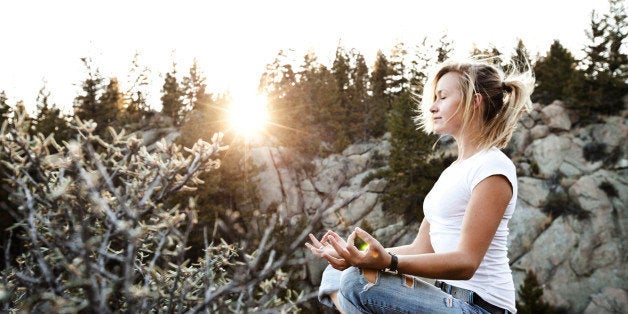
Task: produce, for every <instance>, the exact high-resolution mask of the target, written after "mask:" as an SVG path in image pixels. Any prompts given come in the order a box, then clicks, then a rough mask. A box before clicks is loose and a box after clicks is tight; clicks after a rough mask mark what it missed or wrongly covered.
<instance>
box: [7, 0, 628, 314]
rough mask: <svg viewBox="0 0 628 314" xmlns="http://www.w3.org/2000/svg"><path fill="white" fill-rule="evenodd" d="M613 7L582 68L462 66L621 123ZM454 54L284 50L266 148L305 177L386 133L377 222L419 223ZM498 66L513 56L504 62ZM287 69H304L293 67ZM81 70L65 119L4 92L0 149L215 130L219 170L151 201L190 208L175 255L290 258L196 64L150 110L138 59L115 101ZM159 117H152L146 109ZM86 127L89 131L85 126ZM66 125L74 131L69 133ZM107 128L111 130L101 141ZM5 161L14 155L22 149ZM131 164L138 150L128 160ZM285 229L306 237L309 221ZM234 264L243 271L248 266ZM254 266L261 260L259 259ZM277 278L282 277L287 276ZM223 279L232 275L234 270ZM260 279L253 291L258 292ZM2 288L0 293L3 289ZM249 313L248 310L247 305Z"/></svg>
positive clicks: (521, 55) (619, 40) (547, 57)
mask: <svg viewBox="0 0 628 314" xmlns="http://www.w3.org/2000/svg"><path fill="white" fill-rule="evenodd" d="M610 4H611V5H610V10H609V12H608V13H606V14H601V15H600V14H596V13H595V12H592V14H591V23H590V28H589V29H587V30H586V33H587V36H588V42H587V43H586V45H585V46H584V47H583V52H584V54H583V55H584V57H583V58H581V59H577V58H576V57H575V56H574V53H573V52H571V51H569V50H568V49H566V48H565V47H563V46H562V44H561V43H560V41H559V40H555V41H554V42H553V44H552V45H551V46H550V47H549V49H548V51H546V52H545V53H542V54H538V55H536V56H530V53H529V52H528V50H527V48H526V47H525V44H524V42H523V41H521V40H518V41H517V42H516V43H515V44H516V45H515V46H514V47H513V50H512V51H509V52H502V51H498V50H497V49H495V48H491V47H488V48H480V47H477V48H474V49H473V50H472V51H470V52H469V56H473V57H477V58H489V59H490V60H491V62H494V63H496V64H498V65H500V66H502V67H503V68H504V69H505V70H506V71H509V70H526V69H528V68H531V69H532V70H533V71H534V73H535V76H536V79H537V82H536V87H535V91H534V94H533V96H532V97H533V101H535V102H538V103H540V104H541V105H547V104H549V103H551V102H552V101H554V100H557V99H559V100H562V101H564V102H565V104H566V105H567V106H568V107H569V108H570V109H571V110H572V111H574V112H576V113H577V114H578V115H579V118H580V121H579V122H578V123H581V124H586V123H591V122H595V121H596V119H597V117H598V116H599V115H612V114H617V113H619V112H621V111H622V110H625V102H626V100H625V97H626V95H627V94H628V57H627V54H626V47H625V46H624V45H623V44H624V42H625V40H626V36H628V27H627V25H626V13H625V8H624V6H623V3H622V1H617V0H611V1H610ZM452 47H453V42H452V41H451V40H450V39H449V38H448V37H447V36H443V37H441V38H436V39H434V38H428V37H426V38H425V39H424V40H422V41H421V42H420V43H416V44H413V45H411V44H408V43H403V42H399V43H397V44H396V45H395V46H394V47H392V49H391V50H390V51H389V52H388V53H385V52H384V51H378V52H377V55H376V58H375V61H374V63H373V64H371V65H369V64H367V63H366V61H365V57H364V55H363V54H362V53H361V52H360V51H358V50H356V49H351V48H347V47H343V46H338V47H337V49H336V52H335V58H334V60H333V62H332V64H323V63H321V62H320V61H319V60H318V58H317V56H316V55H315V54H313V53H308V54H306V55H305V56H295V55H294V53H293V52H291V51H280V52H278V54H277V56H276V58H275V59H274V60H272V62H270V63H269V64H268V65H267V66H266V68H265V71H264V73H263V74H262V76H261V78H260V84H259V92H260V93H263V94H264V95H266V97H267V99H268V110H269V115H270V121H269V123H268V127H267V129H266V130H265V131H264V132H265V136H267V138H268V140H269V141H270V142H271V145H276V146H283V147H286V148H288V149H290V151H292V152H293V153H294V155H293V156H294V160H293V162H294V164H295V165H297V166H300V167H302V168H303V169H304V170H305V171H308V169H309V165H308V161H309V160H311V158H313V157H325V156H327V155H329V154H332V153H338V152H341V151H342V150H343V149H345V148H346V147H347V146H348V145H349V144H352V143H360V142H366V141H369V140H371V139H373V138H378V137H381V136H383V135H384V134H386V133H390V141H391V146H392V150H391V155H390V156H389V157H388V160H386V162H387V164H388V165H389V167H387V168H386V169H385V170H382V171H380V172H378V173H375V174H374V176H378V177H382V178H386V179H387V182H388V184H387V187H386V191H385V199H384V202H385V210H391V211H395V212H396V213H399V214H400V215H403V216H404V217H406V218H407V219H420V218H421V217H422V208H421V204H422V201H423V197H424V196H425V195H426V194H427V191H428V190H429V188H430V187H431V185H432V184H433V182H434V181H435V180H436V179H437V176H438V175H439V174H440V172H441V170H442V169H443V168H444V167H445V166H446V165H447V164H448V162H449V161H448V160H446V159H444V158H434V150H433V149H432V147H433V144H434V143H435V142H436V141H437V140H438V139H437V138H436V137H433V136H429V135H426V134H424V133H422V132H420V131H418V130H417V129H416V126H415V123H414V121H413V117H414V116H415V115H416V108H417V102H418V101H420V97H421V96H420V95H421V93H422V89H423V85H424V83H425V80H426V77H427V74H428V71H429V68H430V66H431V65H433V64H435V63H437V62H441V61H443V60H445V59H447V58H448V57H450V56H451V55H452V53H453V51H452ZM505 55H509V56H510V57H508V58H505V57H504V56H505ZM295 59H297V60H300V61H298V62H296V63H295V62H294V61H293V60H295ZM80 61H81V62H82V63H83V65H84V68H85V73H86V75H85V78H84V80H83V81H82V83H81V92H80V93H79V94H78V95H77V96H76V98H75V100H74V103H73V104H72V108H73V110H72V113H71V114H69V115H68V114H63V113H62V110H61V106H59V105H57V104H53V103H50V100H49V99H50V95H51V93H52V91H48V90H47V88H46V87H45V86H44V87H43V88H42V89H41V90H40V92H39V95H38V97H37V101H36V102H37V103H36V108H37V110H36V113H35V114H34V115H33V116H28V115H25V114H24V112H25V107H26V106H25V104H24V103H23V102H19V101H18V102H17V103H9V102H8V97H7V94H6V93H5V92H4V91H2V92H0V115H1V116H2V121H3V128H5V129H8V128H17V129H18V130H17V131H16V132H15V133H14V135H13V136H8V137H6V138H7V139H8V140H11V139H13V137H17V136H18V134H22V135H23V136H25V138H29V139H35V138H37V136H38V134H40V135H41V136H42V137H43V138H46V137H48V136H52V137H53V138H54V140H55V141H56V142H57V143H64V142H66V143H69V142H72V141H73V140H77V139H78V138H81V136H83V137H85V135H84V134H83V133H80V132H79V133H77V130H83V131H82V132H85V128H87V129H89V126H93V129H89V132H91V133H90V134H93V135H94V136H97V137H98V139H99V141H102V142H103V143H112V145H113V142H115V141H119V140H120V138H121V137H120V134H119V132H120V130H125V132H126V133H127V134H128V133H133V132H138V133H141V132H147V131H150V130H154V129H159V128H163V129H168V130H171V131H172V132H179V134H180V136H179V137H178V139H177V140H176V142H175V143H174V144H175V145H181V147H188V148H192V147H195V145H196V144H197V143H199V140H203V141H207V142H211V140H212V138H213V137H214V134H216V133H219V132H223V133H224V138H223V141H224V143H227V144H229V146H230V147H229V149H228V150H224V151H223V150H220V151H216V152H215V154H216V155H215V156H214V158H219V159H220V160H221V166H220V167H219V168H217V169H212V171H209V172H205V173H200V174H199V175H198V176H197V177H194V178H195V180H196V181H195V182H196V183H197V184H196V186H195V187H194V188H193V189H181V190H180V191H179V190H177V191H176V193H173V194H172V195H170V196H168V197H167V198H163V199H160V201H162V202H163V206H165V207H166V208H170V207H172V208H179V207H178V206H182V205H180V204H184V203H187V201H188V200H189V199H190V198H193V200H194V206H193V207H194V208H199V210H198V217H196V218H197V221H195V226H194V227H193V228H192V227H190V229H189V234H187V235H186V237H185V240H186V241H187V242H182V243H189V245H190V247H191V248H192V249H189V250H187V251H186V252H185V255H186V256H187V257H189V258H192V259H197V258H203V254H204V252H203V248H204V247H206V244H207V243H208V242H209V243H220V241H225V242H224V243H226V244H225V245H228V244H235V245H237V246H239V247H240V249H242V256H244V255H245V254H252V255H255V254H258V255H261V256H264V257H265V258H270V259H272V258H274V257H275V256H289V255H290V254H292V253H293V252H292V250H293V248H292V247H291V246H290V243H289V240H290V239H292V238H294V235H293V234H289V232H292V231H289V230H287V228H286V227H285V226H282V225H281V223H278V222H277V221H276V220H273V219H271V216H273V211H276V210H277V208H274V209H273V208H271V209H270V210H269V212H267V213H260V211H259V207H258V205H259V200H258V195H257V192H256V188H255V186H254V184H253V183H252V182H250V180H248V179H247V178H249V177H250V176H252V175H253V174H255V172H256V171H257V169H255V167H253V166H252V165H251V164H250V163H246V162H245V161H246V160H245V158H246V155H245V153H246V151H245V150H246V143H245V142H244V141H243V140H242V138H239V137H238V136H237V134H236V133H235V132H229V129H230V126H229V123H228V110H229V105H230V102H231V96H230V95H229V94H214V93H211V92H209V90H210V87H209V86H208V85H207V82H206V78H205V76H204V74H203V73H202V71H201V69H200V68H199V67H198V63H197V62H196V61H195V62H193V64H192V66H191V67H190V68H189V69H187V70H186V71H181V70H180V69H179V68H178V67H177V65H176V64H173V65H172V68H171V70H170V71H169V72H168V73H165V74H164V80H163V82H161V86H162V88H161V97H160V104H157V106H156V104H150V103H148V99H147V93H146V90H147V86H148V85H149V84H150V82H149V80H148V69H147V68H145V67H142V66H140V61H141V60H140V58H139V56H136V58H135V59H134V62H133V67H132V68H131V69H130V70H129V77H130V78H131V79H130V81H131V82H132V84H131V85H130V87H129V88H128V89H125V90H122V88H121V87H120V84H119V81H118V79H117V78H115V77H103V76H102V74H101V73H100V71H99V69H98V68H97V66H96V65H95V64H94V62H93V61H92V60H91V59H90V58H83V59H81V60H80ZM0 88H1V87H0ZM155 107H161V108H162V109H161V111H160V112H156V111H154V110H153V109H151V108H155ZM75 118H77V119H76V120H75ZM88 120H92V121H93V122H95V124H94V125H91V124H89V125H87V126H85V124H81V123H84V122H85V121H88ZM76 121H81V122H80V123H79V125H78V126H77V124H76ZM18 122H19V123H18ZM110 128H111V129H113V130H116V131H115V132H111V130H110ZM83 140H84V141H86V142H89V141H94V138H93V137H91V135H90V136H86V137H85V138H83ZM96 142H97V141H96ZM40 144H41V143H40ZM33 145H34V144H33ZM38 145H39V144H38ZM116 145H117V144H116ZM120 145H121V144H120ZM114 146H115V145H114ZM46 147H47V148H46V149H47V150H50V152H51V153H54V152H55V150H57V149H61V148H60V146H54V145H49V146H46ZM86 147H88V146H86ZM98 147H99V146H98V145H96V146H95V148H94V149H95V152H93V153H92V155H90V156H92V157H93V156H97V155H98V154H103V155H102V156H110V157H111V158H117V157H116V156H117V155H116V154H117V153H120V154H122V153H123V152H124V150H120V151H119V152H118V150H113V151H111V149H113V148H110V146H109V145H104V144H103V145H102V147H101V148H98ZM15 149H16V151H19V148H15ZM22 149H26V148H24V147H23V148H22ZM116 149H121V148H116ZM112 152H117V153H116V154H114V153H112ZM127 153H128V154H130V155H132V154H135V153H138V152H135V151H132V150H131V151H129V152H127ZM180 153H182V154H185V152H179V151H176V152H168V154H173V156H175V157H177V156H179V155H177V154H180ZM196 153H197V154H198V152H196ZM107 154H110V155H107ZM191 154H192V155H193V154H194V153H191ZM192 155H190V156H192ZM9 157H11V156H8V155H6V154H5V155H2V156H0V158H1V159H2V161H3V163H5V164H3V166H2V170H3V171H2V173H1V174H0V176H1V179H2V183H1V184H2V189H1V190H0V205H2V209H1V211H0V227H1V228H2V230H3V231H2V237H1V238H0V241H1V243H0V244H1V245H2V250H0V251H1V252H2V257H4V258H3V259H2V260H4V261H7V262H5V263H0V264H2V266H1V267H0V269H7V268H9V267H10V265H11V264H14V263H15V262H16V257H18V256H21V255H22V254H24V253H25V251H27V250H29V249H30V247H29V245H28V243H27V242H28V237H27V236H26V237H23V238H22V240H21V241H20V237H19V236H13V234H12V233H11V234H10V232H9V231H8V230H14V229H15V230H18V229H19V228H11V226H13V224H14V223H15V222H19V221H21V219H24V217H22V216H20V215H19V214H16V213H18V212H20V210H21V209H20V208H21V207H20V206H23V204H20V203H17V202H16V199H19V198H15V197H14V196H12V193H13V192H14V191H13V189H14V188H15V187H14V186H12V185H11V184H13V183H9V182H8V181H7V180H8V179H10V178H12V177H11V175H16V174H15V173H12V172H11V167H8V166H7V164H6V163H8V162H9V160H10V158H9ZM437 157H438V156H437ZM173 158H174V157H173ZM382 158H383V157H382ZM175 159H176V158H175ZM182 160H183V159H182ZM95 166H97V165H95ZM118 166H120V165H116V167H118ZM112 167H114V165H112ZM29 169H30V168H29ZM33 169H34V168H33ZM33 171H34V170H33ZM125 171H126V170H125ZM27 174H28V173H26V174H22V175H27ZM115 174H117V172H116V173H115ZM28 175H32V174H28ZM112 176H114V173H112ZM173 178H174V177H173ZM117 180H119V181H115V180H113V181H112V182H111V185H116V184H119V185H120V186H123V185H125V184H127V183H128V182H127V181H125V180H131V179H129V178H126V179H123V178H118V179H117ZM110 187H111V186H110ZM111 190H112V191H115V190H116V189H115V188H112V189H111ZM112 193H113V192H112ZM87 203H89V202H87ZM178 204H179V205H178ZM85 206H87V205H85ZM160 206H161V205H160ZM293 223H295V224H297V225H300V226H303V225H305V224H307V221H297V222H293ZM183 225H185V223H183ZM317 226H318V227H320V225H317ZM314 227H316V226H313V227H312V228H314ZM208 229H209V230H210V231H209V232H207V230H208ZM268 230H271V231H272V234H273V239H274V240H272V241H270V240H269V242H264V241H266V240H268V239H267V238H266V237H267V236H268V235H267V234H268V233H269V231H268ZM16 232H17V231H16ZM291 237H292V238H291ZM9 240H11V241H13V242H9ZM127 240H128V239H127ZM127 240H125V241H127ZM177 241H179V240H177ZM181 241H183V240H181ZM11 243H12V245H10V244H11ZM269 243H270V244H269ZM259 245H271V246H270V247H272V250H269V251H272V252H273V253H272V254H271V253H269V252H266V253H260V252H258V251H256V248H258V246H259ZM153 248H154V247H153ZM230 250H231V249H230ZM230 252H231V251H230ZM242 256H241V259H242V258H244V257H242ZM230 258H235V257H234V256H230ZM254 260H255V261H258V262H259V258H257V259H254ZM22 261H23V260H22ZM240 261H241V260H240ZM179 262H180V263H183V261H179ZM284 263H287V262H286V261H284ZM271 264H272V263H271ZM249 265H250V264H249ZM256 265H257V264H256ZM281 265H284V264H281ZM231 266H232V267H233V269H235V268H236V267H235V266H234V265H231ZM258 266H259V265H258ZM258 266H256V267H258ZM293 266H294V267H298V265H296V266H295V265H293ZM225 267H227V266H225ZM286 267H287V268H288V269H289V268H290V267H292V266H289V265H288V266H286ZM258 268H259V269H258V270H260V272H257V273H255V272H253V273H254V274H256V275H260V273H263V272H262V271H261V270H264V269H266V268H262V267H261V266H259V267H258ZM288 273H290V272H289V271H288ZM231 274H232V275H233V276H235V272H234V273H231ZM264 274H266V273H264ZM112 276H113V275H112ZM260 276H261V275H260ZM261 278H262V277H259V278H258V279H259V280H258V281H256V283H259V282H261V281H262V279H261ZM264 278H268V277H264ZM287 278H288V279H286V280H287V281H288V282H290V283H287V284H286V283H283V284H282V285H283V286H282V287H284V288H285V287H297V288H303V287H302V286H299V283H298V281H299V279H298V275H295V274H293V273H290V275H288V276H287ZM18 279H20V278H18ZM16 280H17V279H16ZM21 280H26V279H24V278H21ZM4 289H7V283H5V286H4ZM234 289H235V288H234ZM230 291H231V290H230ZM230 293H231V292H230ZM288 294H289V293H288ZM282 296H285V292H282ZM250 297H251V298H252V299H255V300H257V301H260V300H261V301H264V300H265V299H264V297H263V296H260V295H259V294H253V296H250ZM286 298H287V299H290V298H292V297H291V296H286ZM0 299H1V298H0ZM94 300H96V299H94ZM22 301H23V300H22ZM31 301H32V300H31ZM261 301H260V302H261ZM266 301H267V300H266ZM16 302H17V301H16ZM94 302H95V301H94ZM247 302H249V303H248V304H249V305H252V304H253V303H254V302H253V301H250V300H249V301H247ZM251 302H253V303H251ZM262 303H263V302H262ZM262 303H259V304H262ZM4 304H8V303H4ZM116 304H117V303H116ZM259 304H258V303H255V305H259ZM101 306H102V304H101Z"/></svg>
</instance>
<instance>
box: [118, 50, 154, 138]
mask: <svg viewBox="0 0 628 314" xmlns="http://www.w3.org/2000/svg"><path fill="white" fill-rule="evenodd" d="M139 58H140V55H139V53H136V54H135V56H134V57H133V61H132V63H131V69H130V71H129V74H128V77H127V85H128V86H129V87H128V88H127V89H126V90H125V91H124V96H125V97H126V98H127V99H126V101H125V104H126V106H125V108H124V110H123V112H122V118H121V120H122V122H123V124H124V125H126V127H127V128H129V127H139V126H136V125H135V124H137V123H139V122H140V121H143V120H144V118H146V116H147V115H148V114H149V112H150V111H151V109H150V107H149V105H148V103H147V98H148V96H149V90H148V86H149V85H150V79H149V76H150V70H149V69H148V67H146V66H141V65H140V62H139Z"/></svg>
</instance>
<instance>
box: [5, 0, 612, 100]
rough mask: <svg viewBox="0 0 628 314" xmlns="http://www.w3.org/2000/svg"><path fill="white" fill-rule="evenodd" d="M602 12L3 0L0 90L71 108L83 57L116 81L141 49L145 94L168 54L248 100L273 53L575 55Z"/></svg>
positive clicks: (483, 1) (531, 0)
mask: <svg viewBox="0 0 628 314" xmlns="http://www.w3.org/2000/svg"><path fill="white" fill-rule="evenodd" d="M607 8H608V3H607V0H586V1H584V0H582V1H581V0H525V1H521V0H516V1H510V0H476V1H467V0H432V1H430V2H428V1H419V0H416V1H401V0H387V1H371V0H362V1H343V0H317V1H299V0H285V1H281V0H267V1H255V0H250V1H245V0H230V1H226V0H225V1H210V0H207V1H193V0H179V1H144V0H136V1H128V0H108V1H89V0H76V1H70V0H56V1H49V0H39V1H36V0H21V1H2V2H0V12H1V13H0V30H2V31H1V33H0V34H2V35H1V36H0V43H1V45H2V48H1V49H0V90H4V91H6V93H7V95H8V96H9V99H10V101H15V100H17V99H22V100H24V101H25V102H26V104H27V105H32V104H34V103H35V98H36V96H37V92H38V91H39V89H40V88H41V87H42V85H43V84H44V81H45V82H47V87H48V90H50V91H52V100H53V102H55V103H57V104H58V105H62V106H69V105H71V103H72V99H73V98H74V97H75V96H76V95H77V93H78V91H79V86H78V85H79V84H80V82H81V81H82V80H83V79H84V78H85V73H86V72H85V69H84V66H83V65H82V63H81V61H80V58H81V57H92V59H93V60H94V61H95V63H96V65H97V66H98V67H99V69H100V71H101V73H103V75H104V76H106V77H110V76H117V77H118V78H120V79H121V80H122V79H124V78H126V76H127V74H128V72H129V69H130V68H131V61H132V59H133V56H134V54H135V53H136V52H139V53H140V64H142V65H144V66H148V67H149V68H150V69H151V71H152V74H153V76H152V85H153V86H152V89H151V93H152V94H153V95H151V96H152V97H153V98H154V99H159V96H160V95H159V93H160V88H161V85H162V84H163V79H162V77H161V75H163V74H164V73H166V72H168V71H169V70H170V68H171V64H172V61H173V59H174V61H176V62H177V63H178V70H179V72H187V70H188V69H189V67H190V65H191V63H192V60H193V59H194V58H197V60H198V62H199V65H200V67H201V69H202V70H203V73H204V74H205V76H206V77H207V84H208V87H209V88H210V89H216V90H218V91H221V90H225V89H229V90H231V91H232V94H234V96H237V95H238V94H239V93H254V91H255V88H256V87H257V83H258V80H259V77H260V75H261V73H262V72H263V70H264V67H265V65H266V64H267V63H270V62H272V60H273V59H274V57H275V55H276V54H277V52H278V51H279V50H280V49H284V50H287V49H295V50H296V51H297V52H299V54H298V55H299V56H301V55H304V54H305V52H306V51H307V50H308V49H312V50H314V51H315V52H316V53H317V55H318V56H319V59H320V60H321V61H322V62H325V63H327V62H330V61H329V60H330V59H331V58H333V55H334V53H335V49H336V47H337V46H338V43H339V40H342V44H343V46H344V47H347V48H356V49H357V50H359V51H360V52H361V53H362V54H363V55H364V56H365V57H366V59H367V62H368V64H369V66H370V65H372V62H373V60H374V58H375V55H376V53H377V50H378V49H382V50H383V51H384V52H385V53H388V52H389V51H390V49H391V48H392V46H393V45H394V43H395V42H396V41H397V40H403V41H404V42H406V43H409V44H412V45H414V44H415V43H417V42H419V41H420V40H421V39H422V38H423V37H424V36H426V35H427V36H429V37H430V38H433V39H437V38H439V37H440V36H441V35H442V34H443V33H445V32H446V33H447V34H448V36H449V37H450V38H451V39H452V40H453V41H454V43H455V45H456V49H458V50H459V51H465V52H466V51H469V50H470V49H471V46H472V43H476V44H478V45H479V46H480V47H487V46H488V45H489V44H494V45H495V46H496V47H497V48H498V49H500V50H501V51H502V52H510V51H511V50H512V49H513V48H514V46H515V44H516V42H517V39H518V38H522V39H523V41H524V43H525V44H526V46H527V47H528V49H529V50H530V51H532V53H533V54H535V53H536V52H537V51H540V52H541V53H543V54H544V53H545V52H546V51H547V50H548V49H549V46H550V44H551V42H552V41H553V40H554V39H559V40H560V41H561V43H562V44H563V45H564V46H566V47H567V48H569V49H570V50H571V51H572V52H574V53H576V54H578V53H580V51H581V50H582V48H583V47H584V44H585V43H586V37H585V29H586V28H588V27H589V22H590V14H591V11H592V10H593V9H596V11H598V12H600V11H601V12H607V10H608V9H607ZM173 51H174V54H173V53H172V52H173Z"/></svg>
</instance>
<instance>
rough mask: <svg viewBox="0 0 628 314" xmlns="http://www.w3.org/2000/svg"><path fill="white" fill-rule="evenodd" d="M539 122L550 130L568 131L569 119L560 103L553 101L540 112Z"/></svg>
mask: <svg viewBox="0 0 628 314" xmlns="http://www.w3.org/2000/svg"><path fill="white" fill-rule="evenodd" d="M541 120H543V123H544V124H545V125H547V126H548V127H549V128H550V129H552V130H559V131H569V130H570V129H571V119H570V118H569V112H568V111H567V110H566V109H565V107H564V106H563V103H562V102H561V101H554V102H553V103H551V104H550V105H549V106H546V107H545V108H543V109H542V110H541Z"/></svg>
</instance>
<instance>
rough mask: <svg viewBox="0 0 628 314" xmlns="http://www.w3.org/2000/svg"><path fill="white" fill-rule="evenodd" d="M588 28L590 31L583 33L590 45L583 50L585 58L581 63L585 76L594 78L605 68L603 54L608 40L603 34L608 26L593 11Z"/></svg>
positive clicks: (605, 60)
mask: <svg viewBox="0 0 628 314" xmlns="http://www.w3.org/2000/svg"><path fill="white" fill-rule="evenodd" d="M590 27H591V29H590V30H587V31H586V32H585V33H586V35H587V38H588V39H589V41H590V43H589V44H588V45H586V46H585V48H584V51H585V53H586V58H584V59H583V60H582V63H584V64H585V66H586V69H585V73H586V74H587V76H588V77H589V78H594V77H596V76H598V74H599V73H601V72H604V69H605V68H606V65H605V63H606V62H607V58H606V56H605V52H606V46H607V45H608V43H609V38H608V37H606V36H605V33H606V29H607V28H608V25H607V24H606V21H605V20H604V19H600V18H598V16H597V14H596V12H595V10H594V11H592V12H591V26H590Z"/></svg>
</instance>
